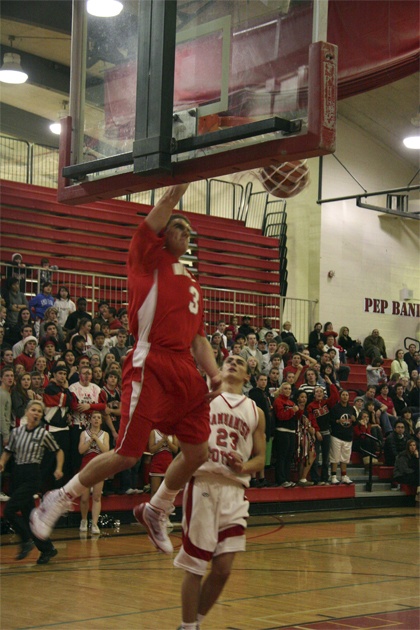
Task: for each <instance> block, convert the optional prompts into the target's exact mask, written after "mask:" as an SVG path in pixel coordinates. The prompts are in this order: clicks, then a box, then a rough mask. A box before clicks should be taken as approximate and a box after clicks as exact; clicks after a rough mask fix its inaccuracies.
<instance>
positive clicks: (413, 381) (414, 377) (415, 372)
mask: <svg viewBox="0 0 420 630" xmlns="http://www.w3.org/2000/svg"><path fill="white" fill-rule="evenodd" d="M418 378H419V372H418V370H412V371H411V374H410V380H409V382H408V385H407V388H406V391H407V392H408V393H410V392H411V390H412V389H413V388H414V387H417V379H418Z"/></svg>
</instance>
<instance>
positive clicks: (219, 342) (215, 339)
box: [210, 332, 229, 360]
mask: <svg viewBox="0 0 420 630" xmlns="http://www.w3.org/2000/svg"><path fill="white" fill-rule="evenodd" d="M210 343H211V345H213V344H216V346H219V347H220V352H221V353H222V355H223V360H224V359H226V357H228V356H229V350H228V349H227V348H225V344H224V343H223V339H222V335H221V334H220V333H219V332H215V333H214V335H212V337H211V341H210Z"/></svg>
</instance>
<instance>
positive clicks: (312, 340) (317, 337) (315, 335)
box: [308, 322, 324, 356]
mask: <svg viewBox="0 0 420 630" xmlns="http://www.w3.org/2000/svg"><path fill="white" fill-rule="evenodd" d="M321 331H322V324H321V322H317V323H316V324H315V326H314V329H313V330H312V331H311V332H310V333H309V340H308V350H309V352H310V354H311V356H312V351H313V350H315V348H316V347H317V346H318V343H319V342H320V341H322V345H324V340H323V338H322V332H321Z"/></svg>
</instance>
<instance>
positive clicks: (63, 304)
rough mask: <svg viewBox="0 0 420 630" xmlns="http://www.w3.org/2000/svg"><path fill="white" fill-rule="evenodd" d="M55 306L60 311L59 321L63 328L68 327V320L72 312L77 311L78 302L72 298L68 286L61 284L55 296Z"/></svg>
mask: <svg viewBox="0 0 420 630" xmlns="http://www.w3.org/2000/svg"><path fill="white" fill-rule="evenodd" d="M54 308H56V309H57V311H58V323H59V324H60V326H61V327H62V328H65V327H66V322H67V319H68V317H69V315H71V314H72V313H74V312H75V311H76V304H75V303H74V302H73V300H71V299H70V293H69V290H68V288H67V287H66V286H63V285H62V286H61V287H60V288H59V289H58V293H57V295H56V296H55V302H54Z"/></svg>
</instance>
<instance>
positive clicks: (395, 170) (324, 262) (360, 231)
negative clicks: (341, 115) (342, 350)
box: [319, 121, 420, 356]
mask: <svg viewBox="0 0 420 630" xmlns="http://www.w3.org/2000/svg"><path fill="white" fill-rule="evenodd" d="M337 136H338V143H337V151H336V156H337V157H338V158H339V159H340V160H341V162H343V163H344V164H345V166H346V167H347V168H348V169H349V170H350V172H351V173H352V174H353V175H354V177H356V179H357V180H358V181H359V182H360V183H361V184H362V186H363V187H364V188H365V189H366V190H367V191H368V192H373V191H378V190H384V189H388V188H396V187H402V186H404V185H406V184H407V183H408V182H409V181H410V180H411V178H412V177H413V175H414V173H415V170H414V168H413V166H412V165H410V164H408V163H407V162H404V161H403V160H402V159H399V158H396V156H395V155H394V154H393V153H392V152H391V151H389V150H388V149H386V148H384V147H383V146H381V145H379V144H377V143H375V142H374V141H373V140H372V139H371V138H370V137H369V136H367V135H366V134H364V133H363V132H362V131H361V130H360V129H358V128H357V127H355V126H351V125H350V124H348V123H346V122H343V121H339V122H338V133H337ZM358 192H361V189H360V188H359V187H358V186H357V184H356V183H355V182H353V181H352V180H351V178H350V177H349V175H348V174H347V173H346V171H345V170H344V169H343V168H342V167H341V166H340V164H339V163H338V162H337V161H336V160H335V159H334V158H333V157H332V156H328V158H324V173H323V194H322V196H323V198H324V199H325V198H330V197H338V196H344V195H351V194H355V193H358ZM369 202H370V203H373V204H378V205H381V204H380V203H379V198H377V197H375V198H372V199H371V200H369ZM419 228H420V222H419V221H414V220H412V219H400V218H399V217H394V216H391V215H386V214H381V213H378V212H375V211H373V210H365V209H362V208H358V207H357V206H356V203H355V201H354V200H348V201H342V202H334V203H329V204H323V205H322V215H321V239H320V252H321V255H320V265H319V277H320V282H319V286H320V289H319V299H320V306H319V316H320V321H322V322H325V321H328V320H330V321H332V322H333V323H334V328H335V330H338V328H339V327H340V326H342V325H347V326H349V328H350V335H351V336H352V337H353V338H355V337H360V338H364V337H365V336H367V335H368V334H370V332H371V330H372V329H373V328H376V327H377V328H379V330H380V333H381V335H382V336H383V337H384V339H385V341H386V343H387V349H388V356H392V354H393V352H395V350H396V349H397V348H398V347H401V346H402V341H403V339H404V337H406V336H411V337H415V338H419V334H420V320H419V318H409V317H398V316H393V315H391V314H374V313H365V312H364V298H365V297H373V298H381V299H386V300H388V301H390V302H391V301H392V300H396V301H399V300H400V290H401V289H402V288H403V287H407V288H410V289H412V290H413V291H414V296H413V302H417V303H418V302H419V301H420V253H419ZM329 270H333V271H335V276H334V278H333V279H331V280H330V279H328V278H327V274H328V271H329Z"/></svg>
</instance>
